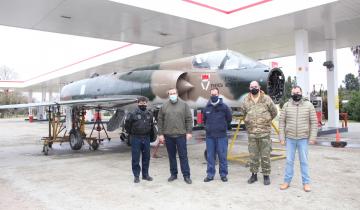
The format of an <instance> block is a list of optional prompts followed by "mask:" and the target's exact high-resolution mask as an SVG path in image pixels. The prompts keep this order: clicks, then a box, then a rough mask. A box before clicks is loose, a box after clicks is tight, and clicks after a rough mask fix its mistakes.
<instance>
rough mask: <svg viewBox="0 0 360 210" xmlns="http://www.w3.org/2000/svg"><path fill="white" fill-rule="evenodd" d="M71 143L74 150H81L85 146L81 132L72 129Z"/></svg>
mask: <svg viewBox="0 0 360 210" xmlns="http://www.w3.org/2000/svg"><path fill="white" fill-rule="evenodd" d="M69 142H70V147H71V149H72V150H80V149H81V147H82V145H83V144H84V140H83V138H82V136H81V134H80V131H78V130H75V129H72V130H71V131H70V136H69Z"/></svg>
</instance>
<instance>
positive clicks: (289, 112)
mask: <svg viewBox="0 0 360 210" xmlns="http://www.w3.org/2000/svg"><path fill="white" fill-rule="evenodd" d="M279 129H280V136H279V138H280V140H285V138H291V139H305V138H306V139H310V140H315V139H316V136H317V118H316V112H315V108H314V106H313V105H312V103H310V102H309V101H307V100H304V99H301V100H300V101H299V102H295V101H293V100H292V99H290V100H289V101H288V102H286V103H285V104H284V106H283V108H282V110H281V113H280V118H279Z"/></svg>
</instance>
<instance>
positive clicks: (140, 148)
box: [130, 135, 150, 177]
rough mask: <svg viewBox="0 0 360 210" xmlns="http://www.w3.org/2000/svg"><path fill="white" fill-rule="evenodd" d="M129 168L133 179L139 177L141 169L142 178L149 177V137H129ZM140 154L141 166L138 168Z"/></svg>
mask: <svg viewBox="0 0 360 210" xmlns="http://www.w3.org/2000/svg"><path fill="white" fill-rule="evenodd" d="M130 138H131V157H132V160H131V166H132V171H133V174H134V176H135V177H139V176H140V170H141V169H142V177H147V176H149V165H150V137H149V136H134V135H131V136H130ZM140 154H142V157H141V165H142V167H141V168H140V164H139V162H140Z"/></svg>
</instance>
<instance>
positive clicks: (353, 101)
mask: <svg viewBox="0 0 360 210" xmlns="http://www.w3.org/2000/svg"><path fill="white" fill-rule="evenodd" d="M359 107H360V91H353V92H352V94H351V98H350V100H349V102H348V103H347V104H346V105H345V107H344V108H345V110H346V112H347V113H349V118H350V119H351V120H356V121H360V108H359Z"/></svg>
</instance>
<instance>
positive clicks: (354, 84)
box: [343, 73, 360, 90]
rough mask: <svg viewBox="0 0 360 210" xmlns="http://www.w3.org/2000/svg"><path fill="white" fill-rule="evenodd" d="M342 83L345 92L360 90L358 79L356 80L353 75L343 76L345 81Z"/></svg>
mask: <svg viewBox="0 0 360 210" xmlns="http://www.w3.org/2000/svg"><path fill="white" fill-rule="evenodd" d="M343 83H344V84H345V89H346V90H359V89H360V83H359V79H358V78H356V77H355V75H354V74H352V73H349V74H347V75H345V80H343Z"/></svg>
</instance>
